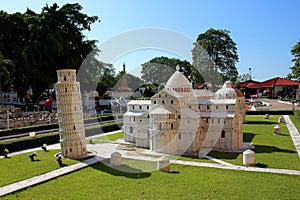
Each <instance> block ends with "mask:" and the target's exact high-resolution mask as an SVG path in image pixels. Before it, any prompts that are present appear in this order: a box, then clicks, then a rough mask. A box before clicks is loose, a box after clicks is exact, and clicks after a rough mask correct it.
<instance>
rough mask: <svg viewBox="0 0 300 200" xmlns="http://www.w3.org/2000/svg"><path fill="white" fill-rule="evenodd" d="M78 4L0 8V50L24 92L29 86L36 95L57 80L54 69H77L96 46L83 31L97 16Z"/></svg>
mask: <svg viewBox="0 0 300 200" xmlns="http://www.w3.org/2000/svg"><path fill="white" fill-rule="evenodd" d="M81 10H82V7H81V6H80V5H79V4H78V3H75V4H65V5H63V6H62V7H61V8H60V7H59V6H58V5H57V4H56V3H54V4H53V5H52V6H48V5H46V6H45V7H43V8H42V11H41V13H39V14H38V13H35V12H33V11H32V10H29V9H27V11H26V12H25V13H23V14H22V13H13V14H8V13H6V12H4V11H0V26H1V29H0V51H1V52H3V54H4V57H6V58H9V59H11V60H13V62H14V63H15V65H16V69H17V72H16V76H17V77H18V79H16V81H15V86H16V89H17V91H18V95H21V97H22V94H23V95H25V94H26V91H27V90H28V88H29V86H31V87H32V88H33V91H34V94H35V95H36V98H37V97H38V96H39V94H40V93H41V91H43V90H44V89H47V88H49V87H50V86H51V84H53V83H54V82H56V70H58V69H62V68H73V69H79V67H80V65H81V63H82V62H83V60H84V59H85V57H86V56H87V55H88V54H89V53H90V52H91V51H92V50H94V49H95V48H96V41H95V40H88V39H87V38H86V37H85V36H84V35H83V31H85V30H87V31H89V30H91V25H92V24H93V23H94V22H97V21H98V17H97V16H88V15H86V14H84V13H82V12H81Z"/></svg>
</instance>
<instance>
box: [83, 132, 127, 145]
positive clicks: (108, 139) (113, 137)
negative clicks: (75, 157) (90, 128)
mask: <svg viewBox="0 0 300 200" xmlns="http://www.w3.org/2000/svg"><path fill="white" fill-rule="evenodd" d="M121 138H124V133H123V132H122V131H120V132H117V133H114V134H109V135H106V136H98V137H92V143H93V144H103V143H108V142H111V141H116V140H118V139H121ZM90 139H91V138H88V139H87V140H86V142H87V143H89V142H90Z"/></svg>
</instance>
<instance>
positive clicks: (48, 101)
mask: <svg viewBox="0 0 300 200" xmlns="http://www.w3.org/2000/svg"><path fill="white" fill-rule="evenodd" d="M52 103H53V99H52V98H49V99H47V100H46V101H45V106H50V105H51V104H52Z"/></svg>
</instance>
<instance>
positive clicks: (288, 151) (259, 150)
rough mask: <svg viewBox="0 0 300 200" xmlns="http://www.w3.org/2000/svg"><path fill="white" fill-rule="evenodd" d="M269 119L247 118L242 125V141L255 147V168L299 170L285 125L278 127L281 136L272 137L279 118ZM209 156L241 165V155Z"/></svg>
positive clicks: (212, 154)
mask: <svg viewBox="0 0 300 200" xmlns="http://www.w3.org/2000/svg"><path fill="white" fill-rule="evenodd" d="M270 117H271V118H270V119H269V120H267V119H264V116H262V115H261V116H247V121H248V122H250V123H248V124H244V125H243V132H244V141H245V142H252V143H253V145H254V146H255V148H254V149H253V151H254V152H255V153H256V161H257V163H258V165H257V166H258V167H269V168H281V169H295V170H300V162H299V161H300V160H299V157H298V154H297V152H296V149H295V147H294V144H293V142H292V139H291V137H290V135H289V132H288V129H287V127H286V125H285V123H282V124H280V125H279V126H280V127H281V130H282V134H280V135H274V134H273V130H274V129H273V128H274V126H275V125H277V124H278V123H277V119H278V117H279V116H270ZM251 122H261V123H257V124H255V123H251ZM271 125H272V126H271ZM209 155H211V156H213V157H216V158H219V159H221V160H223V161H226V162H229V163H232V164H236V165H242V164H243V155H242V153H223V152H211V153H210V154H209Z"/></svg>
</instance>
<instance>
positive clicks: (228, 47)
mask: <svg viewBox="0 0 300 200" xmlns="http://www.w3.org/2000/svg"><path fill="white" fill-rule="evenodd" d="M229 34H230V32H229V31H227V30H222V29H218V30H216V29H213V28H211V29H209V30H207V31H206V32H205V33H201V34H199V35H198V37H197V39H196V42H195V43H194V48H193V50H192V55H193V66H195V67H196V69H197V70H198V71H200V72H201V73H203V74H202V75H205V78H207V76H208V73H210V76H212V77H211V78H213V76H215V75H216V74H220V75H221V76H222V79H223V81H224V80H228V79H232V78H236V77H237V75H238V71H237V68H236V66H235V65H236V63H237V62H238V60H239V57H238V54H237V48H236V43H235V42H234V41H233V40H232V39H231V37H230V35H229ZM211 80H213V79H211Z"/></svg>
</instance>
